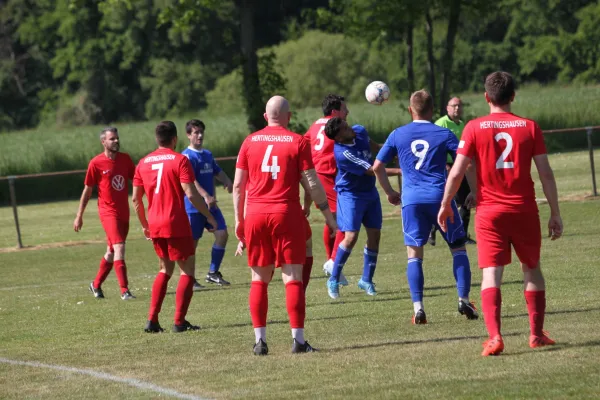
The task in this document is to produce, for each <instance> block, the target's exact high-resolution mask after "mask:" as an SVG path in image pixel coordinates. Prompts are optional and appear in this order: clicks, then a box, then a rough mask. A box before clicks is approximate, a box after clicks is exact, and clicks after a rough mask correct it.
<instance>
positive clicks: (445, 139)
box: [377, 121, 458, 206]
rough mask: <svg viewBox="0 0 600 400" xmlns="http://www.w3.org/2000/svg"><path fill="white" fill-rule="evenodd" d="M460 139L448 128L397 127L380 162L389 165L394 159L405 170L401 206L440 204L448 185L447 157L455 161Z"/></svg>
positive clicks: (419, 123)
mask: <svg viewBox="0 0 600 400" xmlns="http://www.w3.org/2000/svg"><path fill="white" fill-rule="evenodd" d="M457 149H458V139H457V138H456V136H455V135H454V134H453V133H452V132H451V131H450V130H449V129H446V128H443V127H441V126H437V125H435V124H433V123H431V122H429V121H416V122H411V123H410V124H408V125H404V126H401V127H399V128H396V129H395V130H394V131H393V132H392V133H391V134H390V136H388V138H387V140H386V141H385V144H384V145H383V147H382V148H381V150H380V151H379V154H377V159H378V160H379V161H381V162H384V163H388V162H390V161H391V160H392V159H393V158H394V156H396V155H397V156H398V159H399V160H400V168H401V169H402V206H408V205H411V204H428V203H440V202H441V201H442V198H443V197H444V186H445V184H446V176H447V174H446V158H447V155H448V154H450V156H451V157H452V159H454V158H456V151H457Z"/></svg>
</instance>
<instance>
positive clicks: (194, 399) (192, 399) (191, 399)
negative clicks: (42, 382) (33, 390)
mask: <svg viewBox="0 0 600 400" xmlns="http://www.w3.org/2000/svg"><path fill="white" fill-rule="evenodd" d="M0 363H4V364H10V365H19V366H25V367H33V368H46V369H53V370H55V371H61V372H70V373H73V374H80V375H87V376H91V377H93V378H97V379H103V380H105V381H112V382H117V383H124V384H126V385H129V386H133V387H136V388H138V389H142V390H149V391H152V392H156V393H160V394H164V395H167V396H171V397H174V398H177V399H186V400H205V399H204V398H202V397H198V396H194V395H191V394H184V393H179V392H177V391H175V390H173V389H169V388H165V387H162V386H157V385H154V384H152V383H148V382H144V381H140V380H138V379H133V378H123V377H120V376H116V375H111V374H107V373H105V372H98V371H94V370H92V369H80V368H73V367H65V366H62V365H52V364H42V363H38V362H30V361H18V360H10V359H8V358H2V357H0Z"/></svg>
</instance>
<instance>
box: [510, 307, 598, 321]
mask: <svg viewBox="0 0 600 400" xmlns="http://www.w3.org/2000/svg"><path fill="white" fill-rule="evenodd" d="M590 311H600V307H593V308H581V309H575V310H556V311H546V315H554V314H575V313H585V312H590ZM528 316H529V314H527V313H522V314H511V315H502V318H522V317H528Z"/></svg>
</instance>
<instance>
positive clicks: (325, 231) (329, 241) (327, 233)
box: [323, 224, 335, 255]
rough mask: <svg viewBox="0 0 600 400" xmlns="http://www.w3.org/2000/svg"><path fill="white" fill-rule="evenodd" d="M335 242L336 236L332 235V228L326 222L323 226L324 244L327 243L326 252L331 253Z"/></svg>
mask: <svg viewBox="0 0 600 400" xmlns="http://www.w3.org/2000/svg"><path fill="white" fill-rule="evenodd" d="M334 243H335V238H332V237H331V229H329V226H327V224H325V226H324V227H323V244H324V245H325V254H327V255H330V254H331V252H332V251H333V245H334Z"/></svg>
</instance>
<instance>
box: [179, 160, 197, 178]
mask: <svg viewBox="0 0 600 400" xmlns="http://www.w3.org/2000/svg"><path fill="white" fill-rule="evenodd" d="M195 180H196V178H195V176H194V170H193V169H192V164H191V163H190V160H189V159H188V158H187V157H185V156H181V161H180V162H179V182H181V183H193V182H194V181H195Z"/></svg>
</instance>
